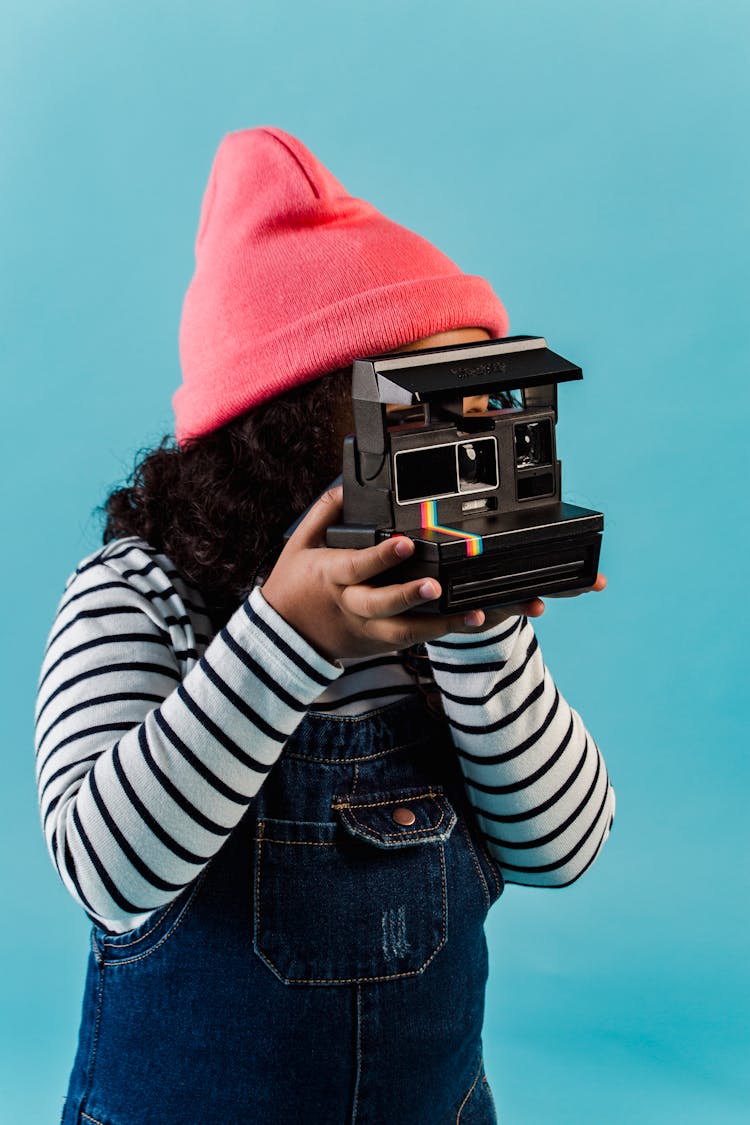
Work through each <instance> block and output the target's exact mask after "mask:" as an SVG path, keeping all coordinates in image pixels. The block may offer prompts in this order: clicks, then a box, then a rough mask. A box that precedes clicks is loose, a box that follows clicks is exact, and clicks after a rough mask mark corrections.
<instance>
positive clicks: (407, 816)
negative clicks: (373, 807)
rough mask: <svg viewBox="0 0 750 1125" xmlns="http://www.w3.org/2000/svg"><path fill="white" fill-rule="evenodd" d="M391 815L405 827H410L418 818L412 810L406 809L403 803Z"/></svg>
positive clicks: (397, 822)
mask: <svg viewBox="0 0 750 1125" xmlns="http://www.w3.org/2000/svg"><path fill="white" fill-rule="evenodd" d="M391 816H392V818H393V819H394V820H395V822H396V824H400V825H402V826H403V827H404V828H408V827H409V825H410V824H413V823H414V821H415V820H416V819H417V818H416V816H415V815H414V813H413V812H412V810H411V809H405V808H404V807H403V805H399V807H398V808H397V809H394V810H393V812H392V813H391Z"/></svg>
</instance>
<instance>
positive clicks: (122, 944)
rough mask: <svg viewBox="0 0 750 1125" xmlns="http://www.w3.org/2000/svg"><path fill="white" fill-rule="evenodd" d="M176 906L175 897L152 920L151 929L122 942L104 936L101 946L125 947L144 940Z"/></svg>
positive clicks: (111, 947)
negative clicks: (154, 919) (162, 911)
mask: <svg viewBox="0 0 750 1125" xmlns="http://www.w3.org/2000/svg"><path fill="white" fill-rule="evenodd" d="M176 906H177V899H175V900H174V902H171V903H170V904H169V907H168V908H167V909H166V910H165V911H164V913H163V914H160V915H159V917H158V918H157V920H156V921H155V922H154V924H153V926H152V927H151V929H150V930H146V932H145V934H140V935H139V936H138V937H137V938H133V939H132V940H131V941H122V942H120V941H112V939H111V938H109V937H104V938H102V947H109V948H110V949H127V948H128V947H129V946H131V945H137V944H138V942H139V941H145V940H146V938H147V937H150V936H151V934H152V933H153V932H154V930H156V929H158V927H159V925H160V924H161V923H162V922H163V921H164V919H165V918H168V917H169V915H170V914H171V913H172V911H173V910H174V909H175V907H176ZM158 909H159V907H157V910H158Z"/></svg>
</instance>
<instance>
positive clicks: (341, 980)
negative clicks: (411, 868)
mask: <svg viewBox="0 0 750 1125" xmlns="http://www.w3.org/2000/svg"><path fill="white" fill-rule="evenodd" d="M262 825H263V821H260V822H259V828H260V831H261V836H260V837H256V839H258V842H259V843H260V842H261V839H262V832H263V828H262ZM439 852H440V878H441V888H440V889H441V896H442V903H443V911H442V915H443V916H442V931H441V934H440V939H439V941H438V944H437V945H436V946H435V948H434V949H433V951H432V953H431V954H430V955H429V957H428V958H427V959H426V960H425V961H424V962H423V963H422V964H421V965H420V966H419V968H417V969H408V970H406V971H405V972H403V973H386V974H384V975H383V976H379V977H373V976H368V977H285V976H284V974H283V973H282V972H281V970H280V969H279V968H278V966H277V965H275V964H274V962H273V961H272V960H271V958H270V957H269V956H268V955H267V954H266V953H263V952H262V950H261V948H260V943H259V935H260V869H261V849H260V847H259V848H258V854H257V859H256V869H255V935H254V936H255V941H254V943H253V944H254V948H255V952H256V953H257V955H258V957H260V959H261V961H263V962H265V964H266V965H268V967H269V969H270V970H271V971H272V972H273V973H274V975H275V976H276V977H278V979H279V980H280V981H282V982H283V983H284V984H364V983H368V984H370V983H372V984H376V983H377V982H378V981H382V980H404V979H406V978H407V977H417V976H419V975H420V974H421V973H423V972H424V971H425V969H426V968H427V966H428V965H429V964H430V963H431V962H432V961H434V960H435V958H436V957H437V955H438V953H439V952H440V950H441V949H442V948H443V946H444V945H445V942H446V937H447V928H448V902H447V898H448V893H447V879H446V874H445V849H444V847H443V845H442V843H441V844H440V845H439Z"/></svg>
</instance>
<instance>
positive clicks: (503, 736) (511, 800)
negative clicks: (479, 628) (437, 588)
mask: <svg viewBox="0 0 750 1125" xmlns="http://www.w3.org/2000/svg"><path fill="white" fill-rule="evenodd" d="M428 651H429V654H430V658H431V663H432V669H433V674H434V676H435V680H436V682H437V684H438V686H439V688H440V691H441V694H442V697H443V705H444V708H445V712H446V715H447V717H448V721H449V723H450V726H451V731H452V735H453V742H454V744H455V746H456V750H457V753H458V755H459V759H460V762H461V768H462V770H463V773H464V777H465V779H466V788H467V792H468V794H469V799H470V801H471V804H472V807H473V809H474V811H475V813H476V815H477V820H478V822H479V826H480V828H481V829H482V832H483V833H484V836H485V838H486V840H487V843H488V846H489V850H490V852H491V853H492V855H494V857H495V858H496V859H497V861H498V863H499V864H500V867H501V868H502V871H503V875H504V877H505V879H506V882H509V883H523V884H525V885H528V886H544V887H563V886H567V885H568V884H569V883H572V882H573V881H574V880H575V879H577V878H579V876H580V875H582V874H583V872H584V871H585V870H586V868H587V867H589V866H590V865H591V863H592V862H593V860H594V859H595V857H596V855H597V853H598V852H599V849H600V848H601V846H602V844H603V843H604V841H605V839H606V838H607V835H608V834H609V830H610V828H611V826H612V820H613V817H614V793H613V791H612V788H611V786H610V784H609V780H608V777H607V771H606V769H605V766H604V761H603V759H602V757H601V755H600V753H599V751H598V749H597V747H596V745H595V743H594V741H593V739H592V738H591V736H590V735H589V734H588V733H587V731H586V729H585V727H584V725H583V723H582V721H581V718H580V716H579V715H578V714H577V713H576V712H575V711H574V710H572V708H570V707H569V706H568V704H567V703H566V702H565V700H564V699H563V698H562V696H561V695H560V693H559V691H558V690H557V688H556V687H555V685H554V683H553V681H552V677H551V676H550V674H549V671H548V670H547V668H546V667H545V665H544V662H543V660H542V654H541V651H540V649H539V645H538V643H537V640H536V637H535V636H534V632H533V630H532V628H531V625H530V624H529V622H528V621H527V619H526V618H525V617H523V618H521V617H519V618H515V619H513V620H512V621H511V622H506V623H504V624H503V625H500V626H496V627H495V628H494V629H492V630H489V631H488V632H487V633H486V634H484V636H482V637H481V638H480V639H478V640H476V639H470V638H465V637H461V636H455V637H450V638H443V639H442V640H441V641H439V642H435V643H434V644H432V645H428ZM469 685H470V686H469Z"/></svg>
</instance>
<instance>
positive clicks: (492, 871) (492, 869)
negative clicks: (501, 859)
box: [480, 844, 503, 898]
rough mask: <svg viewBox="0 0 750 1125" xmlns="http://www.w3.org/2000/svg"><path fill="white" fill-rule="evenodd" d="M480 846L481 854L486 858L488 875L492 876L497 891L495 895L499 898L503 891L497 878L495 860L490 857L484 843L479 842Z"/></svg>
mask: <svg viewBox="0 0 750 1125" xmlns="http://www.w3.org/2000/svg"><path fill="white" fill-rule="evenodd" d="M480 847H481V849H482V855H483V856H484V857H485V859H486V860H487V864H488V866H489V869H490V875H491V876H492V880H493V882H494V884H495V890H496V891H497V895H496V896H495V897H496V898H500V895H501V894H502V893H503V884H502V883H501V881H500V879H499V878H498V875H497V871H496V870H495V860H494V859H493V858H492V856H491V855H490V853H489V850H488V848H487V847H485V845H484V844H480Z"/></svg>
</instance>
